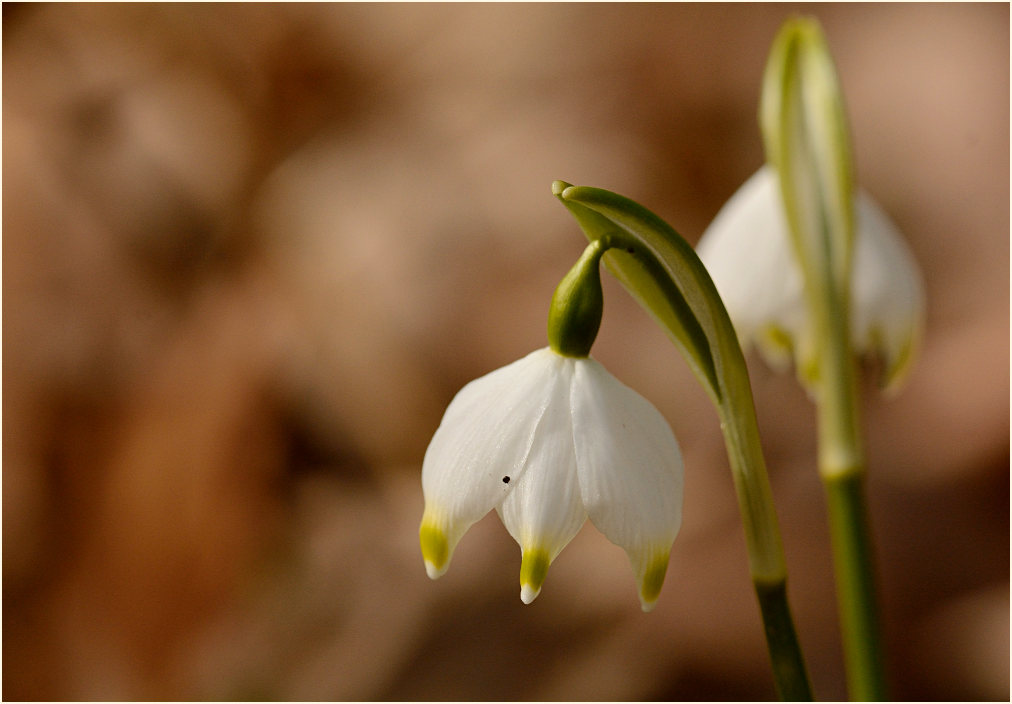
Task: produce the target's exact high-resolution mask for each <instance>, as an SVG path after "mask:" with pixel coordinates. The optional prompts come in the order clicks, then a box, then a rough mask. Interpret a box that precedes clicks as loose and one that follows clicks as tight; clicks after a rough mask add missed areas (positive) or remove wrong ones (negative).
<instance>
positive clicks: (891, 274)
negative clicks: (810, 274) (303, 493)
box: [696, 165, 924, 389]
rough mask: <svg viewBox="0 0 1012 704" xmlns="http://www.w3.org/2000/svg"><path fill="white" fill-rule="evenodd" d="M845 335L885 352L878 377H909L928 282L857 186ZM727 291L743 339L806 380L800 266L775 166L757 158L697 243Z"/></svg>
mask: <svg viewBox="0 0 1012 704" xmlns="http://www.w3.org/2000/svg"><path fill="white" fill-rule="evenodd" d="M855 210H856V228H855V241H854V258H853V264H852V268H851V287H850V288H851V293H850V296H851V298H850V300H851V304H850V318H851V336H852V344H853V347H854V350H855V351H856V352H857V353H865V354H874V353H879V354H881V355H882V357H883V360H884V363H885V369H884V379H883V381H884V386H885V387H886V388H887V389H890V388H895V387H896V386H897V385H898V384H899V383H900V382H901V381H902V380H903V378H904V377H905V374H906V372H907V371H908V370H909V368H910V364H911V362H912V361H913V358H914V356H915V353H916V350H917V346H918V344H919V341H920V337H921V332H922V328H923V319H924V288H923V283H922V281H921V274H920V271H919V270H918V267H917V263H916V262H915V261H914V258H913V256H912V254H911V253H910V250H909V249H908V248H907V246H906V243H904V241H903V238H902V236H901V235H900V233H899V231H898V230H897V229H896V226H895V225H893V223H892V222H891V221H890V220H889V218H888V217H887V216H886V214H885V213H884V212H882V210H881V209H880V208H879V207H878V206H877V205H876V204H875V202H874V201H873V200H872V199H871V197H870V196H868V195H867V194H866V193H864V192H863V191H858V193H857V197H856V199H855ZM696 251H697V253H698V254H699V258H700V259H701V260H702V261H703V264H704V265H705V266H706V268H707V270H708V271H709V272H710V276H711V277H712V278H713V282H714V284H716V286H717V291H718V292H719V293H720V296H721V298H722V299H723V300H724V305H725V306H726V307H727V310H728V313H729V314H730V316H731V320H732V321H733V323H734V326H735V330H736V331H737V333H738V337H739V340H740V341H741V344H742V347H743V348H747V347H748V346H749V345H750V344H751V343H752V342H755V344H756V345H757V347H758V348H759V351H760V353H761V354H762V356H763V358H764V359H765V360H766V361H767V362H768V363H769V364H770V365H771V366H773V367H775V368H777V369H784V368H786V367H787V366H788V365H789V364H790V362H791V357H792V354H793V356H794V358H795V363H796V364H797V366H798V371H799V376H800V377H801V378H802V380H803V381H809V382H810V381H811V380H812V378H813V377H812V375H813V374H814V365H815V360H814V358H813V352H814V351H813V350H812V349H811V346H812V333H811V331H810V330H809V329H808V328H807V326H808V314H807V309H806V307H805V301H804V296H803V292H802V276H801V269H800V267H799V265H798V263H797V260H796V258H795V256H794V252H793V251H792V249H791V242H790V238H789V235H788V230H787V223H786V219H785V216H784V208H783V205H782V202H781V198H780V192H779V184H778V182H777V175H776V172H775V171H774V170H773V169H772V168H771V167H770V166H768V165H767V166H764V167H762V168H761V169H760V170H759V171H758V172H757V173H756V174H754V175H753V176H752V177H751V178H750V179H749V180H748V181H746V182H745V184H744V185H743V186H742V187H741V188H739V189H738V191H737V192H736V193H735V194H734V195H733V196H732V197H731V199H730V200H729V201H728V202H727V203H726V204H725V205H724V207H723V208H721V210H720V212H719V213H718V214H717V217H716V218H715V219H714V221H713V222H712V223H711V224H710V226H709V227H708V228H707V230H706V232H704V233H703V237H702V238H701V239H700V241H699V244H698V246H697V248H696Z"/></svg>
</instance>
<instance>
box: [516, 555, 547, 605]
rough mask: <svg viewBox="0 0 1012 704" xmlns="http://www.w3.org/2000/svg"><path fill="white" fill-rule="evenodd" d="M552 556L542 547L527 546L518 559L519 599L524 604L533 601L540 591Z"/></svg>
mask: <svg viewBox="0 0 1012 704" xmlns="http://www.w3.org/2000/svg"><path fill="white" fill-rule="evenodd" d="M551 564H552V558H551V556H550V555H549V554H548V551H547V550H545V549H544V548H527V549H525V550H523V557H521V559H520V600H521V601H523V602H524V603H525V604H529V603H531V602H532V601H534V600H535V599H536V598H537V596H538V594H540V593H541V585H542V584H544V583H545V577H547V576H548V567H549V566H550V565H551Z"/></svg>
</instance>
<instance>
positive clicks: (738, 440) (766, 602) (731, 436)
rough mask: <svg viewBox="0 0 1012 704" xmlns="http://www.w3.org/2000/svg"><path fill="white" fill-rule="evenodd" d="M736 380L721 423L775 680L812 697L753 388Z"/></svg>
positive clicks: (794, 695) (788, 696)
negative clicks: (738, 392)
mask: <svg viewBox="0 0 1012 704" xmlns="http://www.w3.org/2000/svg"><path fill="white" fill-rule="evenodd" d="M732 366H735V365H732ZM741 368H744V367H743V366H742V367H741ZM732 375H733V372H732ZM733 386H734V387H737V388H738V389H740V390H741V391H742V397H740V398H727V397H725V400H724V402H723V403H722V404H721V405H720V406H719V409H720V415H721V424H720V425H721V430H722V431H723V433H724V442H725V445H726V447H727V455H728V460H729V461H730V463H731V468H732V472H731V474H732V477H733V478H734V484H735V493H736V495H737V497H738V503H739V505H740V508H741V515H742V519H743V521H745V540H746V544H747V547H748V555H749V571H750V572H751V575H752V585H753V587H754V588H755V592H756V597H757V599H758V601H759V610H760V613H761V615H762V621H763V630H764V632H765V635H766V648H767V650H768V652H769V656H770V664H771V666H772V669H773V682H774V685H775V686H776V690H777V695H778V696H779V697H780V699H781V700H783V701H812V699H813V696H812V686H811V683H810V681H809V679H808V671H807V669H806V667H805V658H804V655H803V654H802V651H801V643H800V641H799V640H798V635H797V631H796V630H795V628H794V620H793V618H792V617H791V609H790V605H789V603H788V600H787V567H786V563H785V562H784V557H783V547H782V545H781V541H780V531H779V529H778V527H777V526H778V522H777V518H776V514H775V513H774V510H773V495H772V491H771V489H770V485H769V478H768V475H767V472H766V462H765V460H764V458H763V454H762V448H761V446H760V445H759V429H758V425H757V423H756V417H755V410H754V404H753V401H752V397H751V390H750V388H749V387H748V385H747V384H746V385H745V386H744V387H743V386H740V385H738V384H734V385H733Z"/></svg>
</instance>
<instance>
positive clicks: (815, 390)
mask: <svg viewBox="0 0 1012 704" xmlns="http://www.w3.org/2000/svg"><path fill="white" fill-rule="evenodd" d="M760 124H761V127H762V132H763V138H764V142H765V147H766V157H767V161H768V163H769V164H771V165H772V166H773V167H774V169H775V170H776V172H777V174H778V176H779V186H780V194H781V198H782V202H783V208H784V213H785V215H786V220H787V224H788V231H789V233H790V238H791V244H792V245H793V251H794V254H795V256H796V258H797V261H798V263H799V264H800V268H801V273H802V279H803V290H804V299H805V304H806V308H807V315H808V319H809V320H810V321H811V325H810V326H809V327H808V328H807V332H808V335H809V338H808V339H807V340H802V341H800V343H801V344H802V345H803V346H806V347H807V349H809V350H811V357H810V359H809V361H808V364H809V365H810V368H809V369H807V370H806V371H805V372H804V373H803V374H802V377H803V378H805V379H807V381H808V385H809V390H810V391H811V392H812V394H813V397H814V399H815V403H816V408H817V414H818V445H819V449H818V466H819V473H820V475H821V477H822V481H823V484H824V487H825V492H826V499H827V512H828V516H829V525H830V534H831V539H832V547H833V555H834V567H835V571H836V578H837V600H838V607H839V613H840V622H841V631H842V635H843V645H844V657H845V660H846V667H847V679H848V689H849V692H850V696H851V698H852V699H855V700H882V699H885V698H886V689H885V675H884V666H883V657H882V645H881V638H880V633H879V622H878V605H877V602H876V595H875V585H874V569H873V564H872V563H873V555H872V553H873V549H872V539H871V532H870V528H869V525H868V517H867V510H866V505H865V495H864V481H865V459H864V451H863V447H862V442H861V427H860V418H859V412H858V411H859V399H858V389H857V371H856V361H855V353H854V348H853V344H852V341H851V307H850V301H851V289H850V284H851V267H852V260H853V256H852V251H853V245H854V237H855V216H854V212H855V195H854V194H855V188H854V178H853V166H852V161H851V154H850V143H849V138H848V129H847V124H846V116H845V111H844V106H843V99H842V91H841V90H840V86H839V82H838V80H837V77H836V72H835V69H834V67H833V62H832V58H831V57H830V54H829V50H828V48H827V46H826V42H825V39H824V37H823V35H822V31H821V29H820V27H819V25H818V23H817V22H816V21H814V20H811V19H800V18H799V19H795V20H792V21H789V22H787V23H786V24H785V25H784V27H783V28H782V29H781V31H780V33H779V34H778V36H777V38H776V39H775V41H774V44H773V48H772V50H771V52H770V58H769V61H768V63H767V66H766V73H765V76H764V85H763V94H762V103H761V107H760Z"/></svg>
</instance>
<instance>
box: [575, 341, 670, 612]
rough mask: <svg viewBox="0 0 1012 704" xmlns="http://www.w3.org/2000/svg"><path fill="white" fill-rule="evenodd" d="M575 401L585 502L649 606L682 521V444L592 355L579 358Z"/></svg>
mask: <svg viewBox="0 0 1012 704" xmlns="http://www.w3.org/2000/svg"><path fill="white" fill-rule="evenodd" d="M572 408H573V438H574V443H575V445H576V462H577V475H578V477H579V481H580V492H581V497H582V499H583V503H584V506H585V507H586V509H587V513H588V514H589V516H590V520H591V521H592V522H593V523H594V525H595V526H596V527H597V528H598V530H600V531H601V532H602V533H604V534H605V536H607V538H608V539H609V540H611V541H612V542H613V543H615V544H617V545H619V546H621V547H622V548H624V549H625V551H626V553H627V554H628V555H629V560H630V562H631V563H632V566H633V571H634V572H635V574H636V580H637V582H638V585H639V594H640V600H641V602H642V605H643V609H644V611H648V610H650V609H651V608H652V607H653V604H654V602H655V601H656V600H657V596H658V594H659V593H660V588H661V585H662V584H663V582H664V574H665V572H666V570H667V564H668V556H669V554H670V552H671V544H672V543H673V542H674V540H675V536H676V535H677V534H678V529H679V527H680V526H681V522H682V472H683V466H682V454H681V451H680V450H679V448H678V443H677V441H676V440H675V436H674V434H672V432H671V428H670V427H669V426H668V423H667V421H665V420H664V417H663V416H662V415H661V414H660V413H659V412H658V411H657V409H656V408H654V407H653V406H652V405H651V404H650V402H649V401H647V400H646V399H645V398H643V397H642V396H640V395H639V394H637V393H636V392H635V391H633V390H632V389H630V388H628V387H627V386H625V385H623V384H622V383H621V382H620V381H618V380H617V379H616V378H615V377H613V376H612V375H611V374H609V373H608V372H607V371H606V370H605V369H604V367H602V366H601V365H600V364H598V363H597V362H595V361H594V360H591V359H586V360H578V361H577V362H576V374H575V376H574V379H573V390H572Z"/></svg>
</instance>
